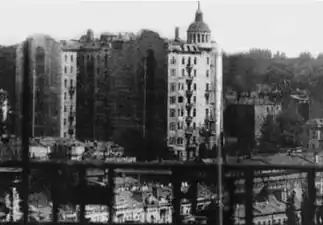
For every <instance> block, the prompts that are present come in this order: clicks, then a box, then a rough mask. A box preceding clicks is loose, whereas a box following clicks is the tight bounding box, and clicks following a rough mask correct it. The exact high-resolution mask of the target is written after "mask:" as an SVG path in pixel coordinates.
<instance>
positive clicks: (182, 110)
mask: <svg viewBox="0 0 323 225" xmlns="http://www.w3.org/2000/svg"><path fill="white" fill-rule="evenodd" d="M181 116H184V109H183V108H181Z"/></svg>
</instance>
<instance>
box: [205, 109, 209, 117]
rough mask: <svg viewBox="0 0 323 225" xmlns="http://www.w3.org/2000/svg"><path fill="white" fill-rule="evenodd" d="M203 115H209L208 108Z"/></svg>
mask: <svg viewBox="0 0 323 225" xmlns="http://www.w3.org/2000/svg"><path fill="white" fill-rule="evenodd" d="M205 116H206V117H209V109H205Z"/></svg>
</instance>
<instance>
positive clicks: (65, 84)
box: [64, 79, 74, 88]
mask: <svg viewBox="0 0 323 225" xmlns="http://www.w3.org/2000/svg"><path fill="white" fill-rule="evenodd" d="M67 82H68V81H67V79H64V88H67ZM73 84H74V80H70V87H73Z"/></svg>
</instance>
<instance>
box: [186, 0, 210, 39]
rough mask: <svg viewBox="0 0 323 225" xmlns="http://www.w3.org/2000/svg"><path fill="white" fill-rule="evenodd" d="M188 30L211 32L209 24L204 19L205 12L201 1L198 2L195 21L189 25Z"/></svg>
mask: <svg viewBox="0 0 323 225" xmlns="http://www.w3.org/2000/svg"><path fill="white" fill-rule="evenodd" d="M187 32H203V33H205V32H207V33H211V30H210V28H209V26H208V25H207V24H206V23H204V21H203V12H202V11H201V8H200V2H198V8H197V10H196V13H195V21H194V22H193V23H191V25H190V26H189V27H188V29H187Z"/></svg>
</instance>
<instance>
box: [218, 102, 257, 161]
mask: <svg viewBox="0 0 323 225" xmlns="http://www.w3.org/2000/svg"><path fill="white" fill-rule="evenodd" d="M223 128H224V135H225V136H226V137H234V138H237V139H238V145H239V152H232V153H231V154H242V155H244V154H248V153H251V150H252V149H253V148H254V144H255V108H254V106H253V105H244V104H241V105H240V104H232V105H228V106H227V107H226V108H225V110H224V113H223Z"/></svg>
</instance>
